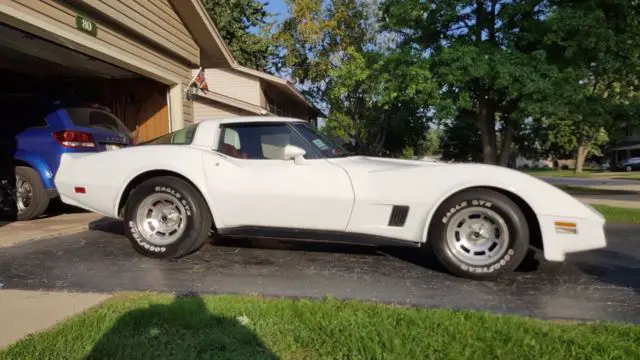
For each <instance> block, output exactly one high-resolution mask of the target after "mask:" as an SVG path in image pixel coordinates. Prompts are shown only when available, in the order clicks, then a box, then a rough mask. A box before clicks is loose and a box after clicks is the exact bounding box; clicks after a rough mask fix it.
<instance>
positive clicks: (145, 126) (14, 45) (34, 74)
mask: <svg viewBox="0 0 640 360" xmlns="http://www.w3.org/2000/svg"><path fill="white" fill-rule="evenodd" d="M0 75H1V76H2V79H3V81H2V84H1V85H0V87H1V88H0V91H1V92H2V93H3V94H7V93H14V94H16V93H19V94H23V95H31V96H34V95H35V96H46V97H49V98H51V99H55V98H57V99H72V100H77V101H86V102H93V103H97V104H100V105H103V106H106V107H108V108H110V109H111V110H112V111H113V113H114V114H115V115H116V116H117V117H118V118H120V119H121V120H122V121H123V122H125V124H126V125H127V127H128V128H129V129H130V130H131V131H132V132H133V134H134V138H135V139H136V140H139V141H145V140H149V139H151V138H154V137H158V136H161V135H164V134H166V133H167V132H169V111H168V106H167V93H168V90H169V87H168V86H167V85H164V84H161V83H159V82H156V81H154V80H151V79H147V78H145V77H143V76H141V75H138V74H135V73H132V72H129V71H127V70H124V69H121V68H119V67H116V66H113V65H111V64H109V63H107V62H104V61H100V60H98V59H95V58H92V57H89V56H87V55H84V54H81V53H79V52H76V51H73V50H71V49H68V48H66V47H63V46H60V45H57V44H54V43H52V42H49V41H47V40H43V39H40V38H38V37H35V36H33V35H30V34H28V33H26V32H22V31H19V30H17V29H13V28H11V27H8V26H4V25H0Z"/></svg>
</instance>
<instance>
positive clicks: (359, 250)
mask: <svg viewBox="0 0 640 360" xmlns="http://www.w3.org/2000/svg"><path fill="white" fill-rule="evenodd" d="M89 229H90V230H94V231H103V232H108V233H111V234H115V235H121V236H124V224H123V222H122V221H121V220H115V219H110V218H101V219H99V220H96V221H93V222H91V223H90V224H89ZM210 243H211V244H212V245H213V246H219V247H230V248H244V249H263V250H283V251H300V252H317V253H327V254H334V253H337V254H348V255H364V256H388V257H392V258H396V259H399V260H401V261H404V262H407V263H410V264H413V265H416V266H420V267H423V268H426V269H428V270H433V271H437V272H441V273H447V274H450V272H449V271H448V270H447V269H446V268H445V267H444V266H442V265H441V264H440V262H439V261H437V259H436V258H435V255H433V254H432V253H430V252H428V251H425V250H423V249H421V248H415V247H402V246H395V247H391V246H364V245H351V244H345V243H331V242H324V241H314V240H289V239H279V238H246V237H233V238H232V237H223V236H219V235H214V236H213V237H212V238H211V239H210ZM539 267H540V261H539V260H538V258H537V255H536V252H535V251H534V250H533V249H530V250H529V251H528V253H527V256H526V257H525V259H524V260H523V262H522V263H521V264H520V266H519V267H518V268H517V269H516V271H517V272H533V271H536V270H537V269H538V268H539Z"/></svg>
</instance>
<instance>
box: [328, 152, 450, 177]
mask: <svg viewBox="0 0 640 360" xmlns="http://www.w3.org/2000/svg"><path fill="white" fill-rule="evenodd" d="M330 161H331V162H332V163H334V164H336V165H339V166H342V167H343V168H345V169H347V170H348V171H356V172H369V173H377V172H386V171H394V170H404V169H411V168H416V167H425V166H444V165H445V164H444V163H437V162H432V161H423V160H405V159H392V158H380V157H369V156H351V157H346V158H336V159H331V160H330Z"/></svg>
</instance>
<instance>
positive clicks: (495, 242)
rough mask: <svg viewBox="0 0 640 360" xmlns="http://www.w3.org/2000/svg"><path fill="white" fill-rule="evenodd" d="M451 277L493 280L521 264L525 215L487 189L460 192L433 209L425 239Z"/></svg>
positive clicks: (524, 251)
mask: <svg viewBox="0 0 640 360" xmlns="http://www.w3.org/2000/svg"><path fill="white" fill-rule="evenodd" d="M427 241H428V242H430V243H431V246H430V247H431V248H432V249H433V251H434V253H435V255H436V257H437V258H438V260H439V261H440V262H441V263H442V264H443V265H444V266H445V267H446V268H447V269H448V270H449V271H451V272H452V273H454V274H455V275H458V276H461V277H465V278H471V279H476V280H494V279H496V278H498V277H500V276H501V275H502V274H504V273H507V272H511V271H513V270H515V268H516V267H517V266H518V265H519V264H520V263H521V262H522V260H523V259H524V257H525V255H526V254H527V250H528V248H529V227H528V224H527V220H526V218H525V215H524V214H523V212H522V211H521V210H520V208H519V207H518V206H517V205H516V204H515V203H514V202H513V201H511V199H509V198H508V197H506V196H504V195H502V194H500V193H498V192H495V191H492V190H485V189H473V190H468V191H463V192H460V193H458V194H455V195H453V196H452V197H451V198H449V199H447V200H446V201H445V202H444V203H443V204H442V205H441V206H440V207H439V208H438V210H437V211H436V214H435V216H434V220H433V221H432V223H431V227H430V229H429V237H428V239H427Z"/></svg>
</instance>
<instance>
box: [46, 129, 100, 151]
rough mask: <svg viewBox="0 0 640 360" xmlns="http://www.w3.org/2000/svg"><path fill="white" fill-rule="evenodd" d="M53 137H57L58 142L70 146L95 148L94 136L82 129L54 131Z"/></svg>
mask: <svg viewBox="0 0 640 360" xmlns="http://www.w3.org/2000/svg"><path fill="white" fill-rule="evenodd" d="M53 137H54V138H56V140H57V141H58V143H60V145H62V146H64V147H68V148H94V147H96V142H95V141H94V140H93V136H92V135H91V134H89V133H86V132H81V131H68V130H67V131H58V132H56V133H53Z"/></svg>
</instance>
